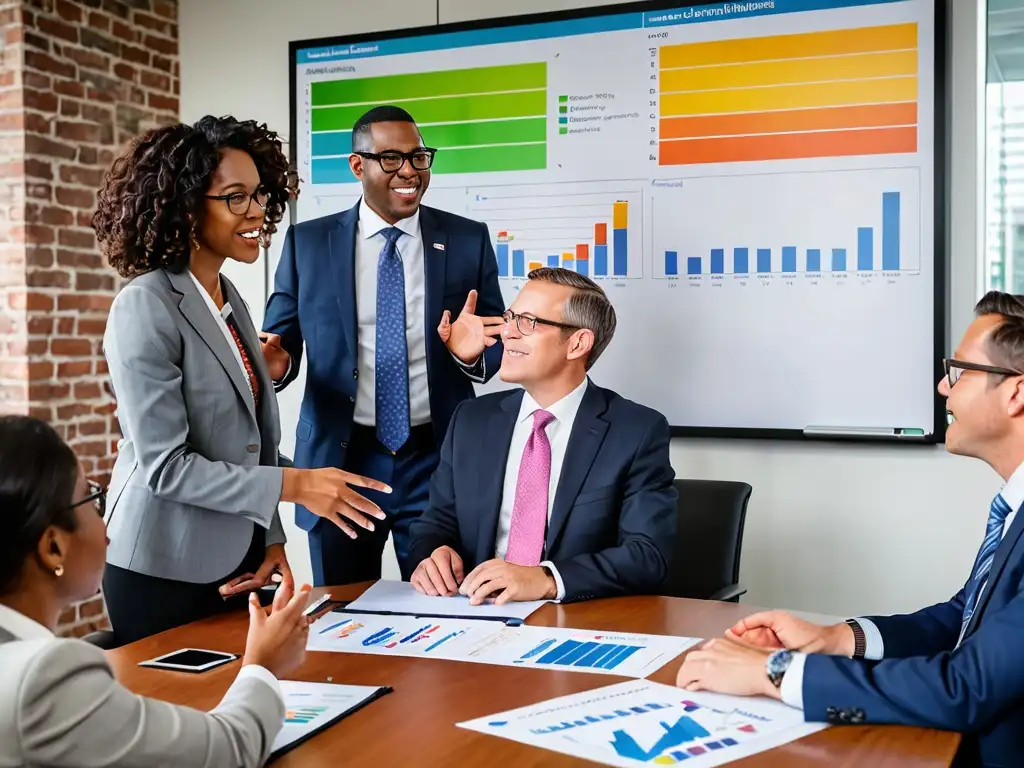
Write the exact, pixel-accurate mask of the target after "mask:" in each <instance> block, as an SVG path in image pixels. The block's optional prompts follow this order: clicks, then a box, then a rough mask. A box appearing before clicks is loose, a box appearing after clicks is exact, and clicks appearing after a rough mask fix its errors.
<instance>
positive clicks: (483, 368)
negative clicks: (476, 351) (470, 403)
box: [448, 349, 487, 384]
mask: <svg viewBox="0 0 1024 768" xmlns="http://www.w3.org/2000/svg"><path fill="white" fill-rule="evenodd" d="M448 354H449V355H451V356H452V360H454V361H455V364H456V365H458V366H459V368H461V369H462V372H463V373H465V374H466V375H467V376H468V377H469V378H471V379H473V381H475V382H476V383H477V384H483V383H484V382H485V380H486V378H487V375H486V374H487V363H486V361H485V359H484V356H483V355H482V354H481V355H480V357H478V358H477V359H476V361H475V362H472V363H464V362H462V361H461V360H459V358H458V357H456V356H455V353H454V352H452V351H451V350H450V349H449V350H448Z"/></svg>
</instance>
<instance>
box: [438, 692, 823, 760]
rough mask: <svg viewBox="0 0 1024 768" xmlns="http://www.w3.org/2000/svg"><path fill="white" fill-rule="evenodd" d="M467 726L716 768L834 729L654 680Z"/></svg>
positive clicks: (544, 743) (558, 747)
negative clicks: (823, 730)
mask: <svg viewBox="0 0 1024 768" xmlns="http://www.w3.org/2000/svg"><path fill="white" fill-rule="evenodd" d="M458 726H459V727H460V728H467V729H469V730H471V731H479V732H480V733H487V734H491V735H494V736H501V737H503V738H506V739H511V740H513V741H518V742H521V743H523V744H531V745H533V746H537V747H543V748H544V749H550V750H553V751H555V752H561V753H563V754H566V755H572V756H573V757H579V758H584V759H587V760H593V761H594V762H597V763H603V764H605V765H617V766H623V767H624V768H632V767H633V766H639V765H642V764H645V763H647V764H652V765H675V764H677V763H684V764H685V765H686V768H710V767H711V766H716V765H723V764H725V763H730V762H732V761H733V760H738V759H740V758H741V757H749V756H750V755H753V754H756V753H758V752H763V751H765V750H767V749H772V748H773V747H777V746H780V745H782V744H785V743H787V742H790V741H795V740H796V739H799V738H801V737H803V736H807V735H808V734H811V733H814V732H815V731H820V730H822V729H823V728H826V727H827V726H826V724H824V723H805V722H804V718H803V712H801V711H800V710H797V709H793V708H792V707H788V706H786V705H785V704H783V703H781V702H778V701H774V700H772V699H767V698H743V697H737V696H724V695H721V694H716V693H705V692H690V691H684V690H682V689H679V688H675V687H674V686H671V685H662V684H661V683H652V682H648V681H646V680H643V681H630V682H625V683H618V684H616V685H609V686H607V687H604V688H597V689H595V690H592V691H585V692H584V693H577V694H573V695H571V696H563V697H561V698H557V699H550V700H549V701H544V702H541V703H539V704H533V705H531V706H528V707H522V708H521V709H514V710H511V711H510V712H501V713H499V714H496V715H491V716H489V717H481V718H479V719H477V720H471V721H469V722H465V723H458Z"/></svg>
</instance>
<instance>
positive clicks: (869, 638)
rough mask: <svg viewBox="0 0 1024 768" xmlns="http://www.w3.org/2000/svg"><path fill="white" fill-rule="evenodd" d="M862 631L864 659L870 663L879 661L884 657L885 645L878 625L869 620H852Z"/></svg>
mask: <svg viewBox="0 0 1024 768" xmlns="http://www.w3.org/2000/svg"><path fill="white" fill-rule="evenodd" d="M854 621H856V622H857V623H858V624H860V628H861V629H863V630H864V658H865V659H868V660H870V661H881V659H882V657H883V656H884V655H885V643H884V642H883V641H882V633H881V632H880V631H879V630H878V625H877V624H875V622H873V621H871V619H854Z"/></svg>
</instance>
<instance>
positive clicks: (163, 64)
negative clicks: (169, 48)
mask: <svg viewBox="0 0 1024 768" xmlns="http://www.w3.org/2000/svg"><path fill="white" fill-rule="evenodd" d="M153 66H154V67H156V68H157V69H162V70H163V71H164V72H167V73H168V74H171V73H173V72H174V59H168V58H167V57H165V56H156V55H154V56H153Z"/></svg>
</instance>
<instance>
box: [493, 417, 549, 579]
mask: <svg viewBox="0 0 1024 768" xmlns="http://www.w3.org/2000/svg"><path fill="white" fill-rule="evenodd" d="M554 419H555V417H554V416H552V415H551V414H550V413H548V412H547V411H534V413H533V431H532V432H530V437H529V438H528V439H527V440H526V448H524V449H523V461H522V463H521V464H520V465H519V479H518V480H517V482H516V498H515V502H514V503H513V505H512V524H511V525H510V526H509V533H508V548H507V549H506V550H505V561H506V562H508V563H514V564H516V565H538V564H540V558H541V555H542V554H543V553H544V533H545V531H546V530H547V525H548V484H549V483H550V482H551V443H549V442H548V436H547V433H546V432H545V431H544V428H545V427H546V426H547V425H548V424H550V423H551V422H552V421H554Z"/></svg>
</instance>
